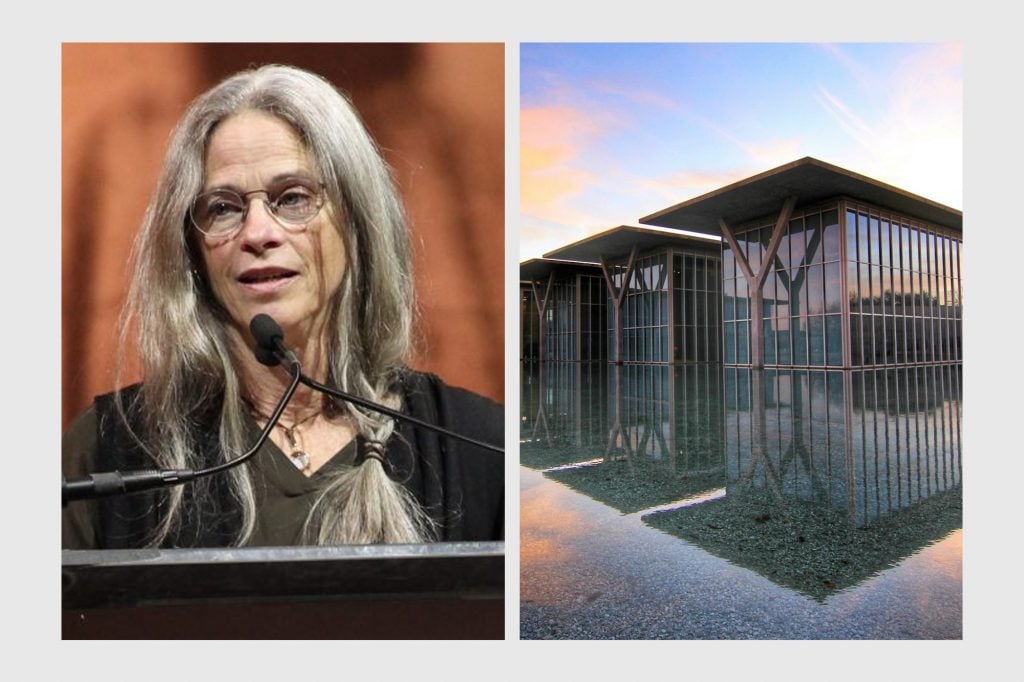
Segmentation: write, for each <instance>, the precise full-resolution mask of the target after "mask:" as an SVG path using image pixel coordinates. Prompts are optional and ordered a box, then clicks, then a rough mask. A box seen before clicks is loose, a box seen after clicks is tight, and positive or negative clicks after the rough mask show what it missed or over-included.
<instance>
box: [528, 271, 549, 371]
mask: <svg viewBox="0 0 1024 682" xmlns="http://www.w3.org/2000/svg"><path fill="white" fill-rule="evenodd" d="M554 281H555V271H554V270H552V271H551V272H549V273H548V287H547V289H545V290H544V298H543V299H542V298H541V297H540V295H539V294H538V293H537V283H536V282H534V281H533V280H532V279H531V280H530V289H532V290H533V304H534V305H535V306H537V313H538V315H539V316H540V324H539V325H538V329H537V337H538V338H537V355H538V356H539V357H538V358H537V362H544V337H545V334H544V311H545V310H547V307H548V296H550V295H551V285H552V284H553V283H554Z"/></svg>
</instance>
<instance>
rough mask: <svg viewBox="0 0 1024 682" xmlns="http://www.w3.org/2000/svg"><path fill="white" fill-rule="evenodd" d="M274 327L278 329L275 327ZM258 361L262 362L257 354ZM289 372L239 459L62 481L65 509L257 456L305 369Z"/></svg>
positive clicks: (182, 479) (188, 477) (191, 477)
mask: <svg viewBox="0 0 1024 682" xmlns="http://www.w3.org/2000/svg"><path fill="white" fill-rule="evenodd" d="M271 322H273V320H271ZM274 324H275V326H276V323H274ZM282 336H283V335H282ZM292 357H294V356H292ZM257 359H259V352H258V351H257ZM260 361H261V362H263V361H262V360H260ZM273 364H274V365H276V364H278V360H277V357H276V356H274V363H273ZM290 370H291V381H290V383H289V384H288V388H287V389H285V392H284V394H283V395H282V396H281V399H280V400H278V401H277V406H276V407H275V408H274V411H273V412H272V413H271V414H270V419H268V420H267V423H266V425H265V426H264V427H263V431H261V432H260V435H259V438H257V439H256V443H255V445H253V446H252V447H251V448H249V449H248V450H246V451H245V452H244V453H242V454H241V455H239V456H238V457H235V458H233V459H230V460H228V461H226V462H221V463H220V464H215V465H213V466H210V467H206V468H203V469H199V470H193V469H146V470H142V471H125V472H121V471H106V472H102V473H98V474H89V475H88V476H86V477H85V478H77V479H72V480H70V481H68V480H67V479H64V478H63V477H62V478H61V488H60V496H61V506H66V505H67V503H68V502H71V501H73V500H85V499H94V498H97V497H108V496H111V495H127V494H129V493H136V492H141V491H143V490H152V489H154V488H164V487H168V486H172V485H179V484H181V483H187V482H189V481H191V480H194V479H196V478H199V477H200V476H209V475H210V474H215V473H217V472H220V471H224V470H226V469H230V468H232V467H235V466H238V465H239V464H241V463H242V462H244V461H246V460H247V459H249V458H250V457H252V456H253V455H255V454H256V452H258V451H259V449H260V448H261V447H262V446H263V443H265V442H266V440H267V438H269V437H270V432H271V431H272V430H273V428H274V426H275V425H276V424H277V420H278V419H280V418H281V414H282V413H283V412H284V408H285V407H287V405H288V401H290V400H291V399H292V395H294V394H295V389H296V388H298V386H299V377H301V376H302V367H301V366H300V365H299V363H298V360H295V362H294V363H292V365H291V367H290Z"/></svg>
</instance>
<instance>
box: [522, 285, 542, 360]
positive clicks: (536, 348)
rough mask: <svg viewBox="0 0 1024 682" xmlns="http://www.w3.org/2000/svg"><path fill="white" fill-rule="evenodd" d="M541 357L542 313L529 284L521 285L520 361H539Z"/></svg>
mask: <svg viewBox="0 0 1024 682" xmlns="http://www.w3.org/2000/svg"><path fill="white" fill-rule="evenodd" d="M539 357H540V313H539V312H537V302H536V299H535V297H534V295H533V289H532V287H530V285H529V284H525V285H524V284H520V285H519V359H520V360H537V359H538V358H539Z"/></svg>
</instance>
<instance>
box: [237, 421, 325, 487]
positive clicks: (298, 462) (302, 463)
mask: <svg viewBox="0 0 1024 682" xmlns="http://www.w3.org/2000/svg"><path fill="white" fill-rule="evenodd" d="M253 411H254V412H255V414H256V416H257V417H260V418H261V419H263V421H265V422H266V421H270V418H269V417H267V416H266V415H264V414H261V413H259V412H256V411H255V410H253ZM319 415H320V411H319V410H317V411H316V412H313V413H312V414H310V415H309V416H307V417H303V418H302V419H300V420H299V421H297V422H295V423H293V424H292V425H291V426H285V425H284V424H283V423H282V422H281V420H280V419H278V420H277V423H276V424H274V427H275V428H280V429H281V430H282V431H284V437H285V438H287V439H288V447H289V448H291V452H290V453H285V454H286V455H287V456H288V459H290V460H291V462H292V464H294V465H295V468H296V469H298V470H299V471H301V472H303V473H309V471H310V465H311V464H312V460H311V459H310V456H309V454H308V453H307V452H305V451H304V450H303V449H302V441H301V438H302V434H301V433H297V431H298V428H299V427H300V426H302V425H303V424H305V423H306V422H308V421H311V420H312V419H314V418H315V417H317V416H319Z"/></svg>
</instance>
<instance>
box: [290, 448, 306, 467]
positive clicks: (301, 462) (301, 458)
mask: <svg viewBox="0 0 1024 682" xmlns="http://www.w3.org/2000/svg"><path fill="white" fill-rule="evenodd" d="M288 458H289V459H290V460H291V461H292V464H294V465H295V468H296V469H298V470H299V471H305V470H306V469H308V468H309V455H307V454H306V453H305V452H303V451H302V450H296V451H295V452H293V453H292V454H290V455H288Z"/></svg>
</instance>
